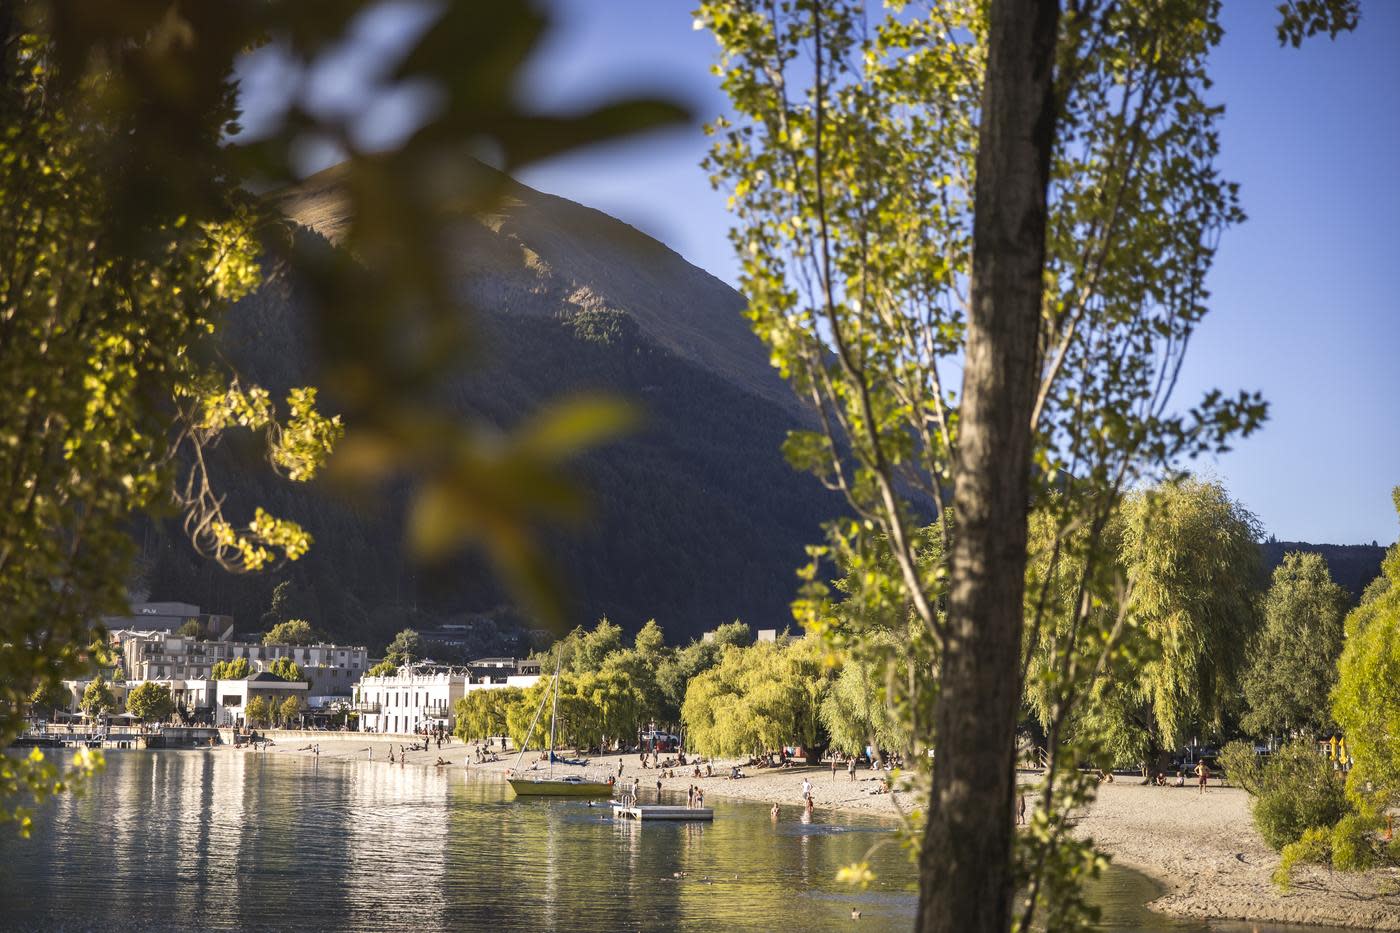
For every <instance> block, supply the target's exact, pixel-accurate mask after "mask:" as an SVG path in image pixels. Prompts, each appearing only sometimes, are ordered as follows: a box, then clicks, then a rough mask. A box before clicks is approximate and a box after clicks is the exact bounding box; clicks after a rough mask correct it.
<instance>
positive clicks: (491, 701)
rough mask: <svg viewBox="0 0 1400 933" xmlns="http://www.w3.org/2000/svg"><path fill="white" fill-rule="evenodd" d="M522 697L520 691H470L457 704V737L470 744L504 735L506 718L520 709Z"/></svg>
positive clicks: (511, 689)
mask: <svg viewBox="0 0 1400 933" xmlns="http://www.w3.org/2000/svg"><path fill="white" fill-rule="evenodd" d="M524 693H525V691H523V690H521V689H520V688H519V687H492V688H490V689H487V690H473V691H471V692H470V693H468V694H467V695H466V696H464V697H462V698H461V699H460V700H458V701H457V708H456V718H457V728H456V735H457V737H458V738H459V739H461V740H462V741H463V742H472V741H477V740H480V739H488V738H494V737H495V736H499V735H507V734H508V726H507V722H506V714H507V712H508V711H509V710H510V709H512V708H513V707H516V706H519V705H520V703H521V698H522V697H523V696H524ZM536 702H538V701H536Z"/></svg>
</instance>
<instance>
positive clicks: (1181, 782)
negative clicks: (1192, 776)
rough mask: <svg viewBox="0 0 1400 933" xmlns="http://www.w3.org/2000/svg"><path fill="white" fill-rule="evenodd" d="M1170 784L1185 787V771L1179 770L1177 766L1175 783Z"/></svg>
mask: <svg viewBox="0 0 1400 933" xmlns="http://www.w3.org/2000/svg"><path fill="white" fill-rule="evenodd" d="M1172 786H1173V787H1185V786H1186V772H1185V771H1183V770H1181V769H1180V768H1177V769H1176V783H1175V784H1174V785H1172Z"/></svg>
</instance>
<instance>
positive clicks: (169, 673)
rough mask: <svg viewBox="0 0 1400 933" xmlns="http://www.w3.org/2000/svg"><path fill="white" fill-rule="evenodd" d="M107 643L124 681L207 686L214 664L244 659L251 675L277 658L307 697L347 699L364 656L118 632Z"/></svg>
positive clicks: (341, 648)
mask: <svg viewBox="0 0 1400 933" xmlns="http://www.w3.org/2000/svg"><path fill="white" fill-rule="evenodd" d="M113 640H114V641H115V642H116V643H117V645H118V646H119V647H120V649H121V654H122V667H123V670H124V671H125V673H126V678H127V679H128V680H132V681H137V680H207V679H210V678H212V677H213V676H214V675H213V670H214V665H215V664H217V663H218V662H220V661H232V660H236V659H238V658H247V659H248V664H249V667H250V668H251V669H252V671H254V672H257V671H266V670H268V669H269V668H271V667H272V664H273V662H275V661H276V660H277V659H278V658H289V659H291V660H292V661H294V662H296V664H297V666H298V667H300V668H301V669H302V673H303V674H304V675H305V677H306V682H307V684H308V685H309V686H308V689H309V690H310V693H311V695H313V696H341V697H348V696H350V695H351V693H352V692H353V689H354V686H355V683H356V682H357V681H358V680H359V679H360V678H361V677H362V676H363V675H364V673H365V671H367V670H368V669H369V652H368V651H367V650H366V649H365V648H364V647H361V646H350V645H328V644H316V645H264V644H261V643H259V642H242V641H209V640H205V639H201V638H191V637H188V636H185V635H175V634H171V633H170V632H164V631H145V632H143V631H131V630H120V631H117V632H114V633H113Z"/></svg>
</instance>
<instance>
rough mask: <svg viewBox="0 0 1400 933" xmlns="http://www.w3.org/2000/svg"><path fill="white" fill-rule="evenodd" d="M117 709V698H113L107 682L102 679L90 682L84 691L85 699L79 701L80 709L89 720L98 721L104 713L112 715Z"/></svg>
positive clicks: (98, 678)
mask: <svg viewBox="0 0 1400 933" xmlns="http://www.w3.org/2000/svg"><path fill="white" fill-rule="evenodd" d="M116 708H117V700H116V697H114V696H112V691H111V689H110V688H109V687H108V686H107V682H106V681H105V680H103V679H102V678H101V677H97V678H95V679H93V680H91V681H89V682H88V685H87V687H86V688H84V690H83V698H82V699H81V700H79V701H78V709H80V710H82V711H83V714H84V715H85V716H87V717H88V718H89V719H96V718H98V717H99V716H101V715H102V714H103V713H110V712H112V711H113V710H115V709H116Z"/></svg>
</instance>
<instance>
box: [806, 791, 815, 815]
mask: <svg viewBox="0 0 1400 933" xmlns="http://www.w3.org/2000/svg"><path fill="white" fill-rule="evenodd" d="M815 806H816V801H815V800H813V799H812V797H811V795H808V797H807V815H808V816H809V817H810V816H811V815H812V808H813V807H815Z"/></svg>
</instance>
